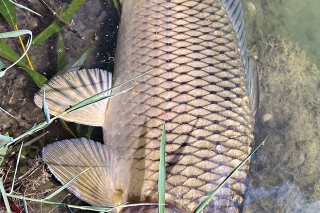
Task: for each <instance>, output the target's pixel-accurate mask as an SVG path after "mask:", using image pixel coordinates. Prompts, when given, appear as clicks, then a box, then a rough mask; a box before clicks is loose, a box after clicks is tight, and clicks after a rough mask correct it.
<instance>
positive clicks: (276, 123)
mask: <svg viewBox="0 0 320 213" xmlns="http://www.w3.org/2000/svg"><path fill="white" fill-rule="evenodd" d="M244 4H245V6H246V20H247V37H248V43H249V45H248V47H249V49H250V50H251V51H250V53H251V54H252V56H255V57H257V58H258V61H259V64H260V85H261V97H260V108H259V113H258V115H257V121H256V124H257V125H256V134H255V135H256V143H260V142H261V141H263V140H264V139H265V138H266V136H267V135H270V136H269V138H268V139H267V140H266V142H265V145H264V146H263V147H261V148H260V150H259V151H258V152H257V154H255V156H254V157H253V159H252V167H251V176H250V186H249V189H248V193H247V197H246V201H245V208H244V212H317V211H318V210H319V208H320V201H319V200H320V181H319V174H320V173H319V171H320V170H319V168H320V162H319V158H320V153H319V139H318V136H319V130H320V126H319V124H320V120H319V103H320V96H319V94H318V89H319V85H320V72H319V70H318V68H317V65H318V67H319V60H317V59H318V58H319V54H320V53H319V48H318V47H319V42H320V34H319V33H318V31H319V27H318V26H319V18H317V17H319V15H320V14H319V12H318V10H317V9H316V8H319V6H320V2H319V1H317V0H307V1H299V0H286V1H281V0H273V1H266V0H252V1H245V3H244Z"/></svg>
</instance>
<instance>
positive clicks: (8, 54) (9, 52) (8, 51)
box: [0, 30, 41, 84]
mask: <svg viewBox="0 0 320 213" xmlns="http://www.w3.org/2000/svg"><path fill="white" fill-rule="evenodd" d="M25 34H29V35H30V39H29V40H28V42H27V45H26V50H25V52H24V53H23V54H22V55H21V57H20V56H19V55H18V54H17V53H16V52H15V51H14V50H13V49H12V48H11V47H10V46H9V45H7V44H6V43H4V42H2V41H1V40H0V56H1V57H3V58H5V59H7V60H9V61H11V62H13V64H11V65H10V66H9V67H7V68H6V69H5V70H3V71H0V77H2V76H3V75H4V74H5V73H6V71H7V70H8V69H10V68H11V67H13V66H14V65H16V64H18V65H22V67H25V68H26V67H27V65H26V64H25V63H24V62H22V61H21V60H22V58H23V57H24V56H25V55H26V54H27V52H28V50H29V48H30V46H31V42H32V32H31V31H30V30H17V31H12V32H5V33H1V34H0V37H3V38H10V37H17V36H20V35H25ZM2 48H3V49H2ZM20 62H21V63H20ZM32 72H33V73H32ZM32 72H28V74H29V75H31V77H32V78H34V77H33V75H36V76H37V77H38V76H39V75H40V74H39V73H37V72H35V71H32ZM40 76H41V75H40ZM36 83H37V84H38V82H37V81H36Z"/></svg>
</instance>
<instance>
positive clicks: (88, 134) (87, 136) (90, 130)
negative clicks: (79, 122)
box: [84, 126, 94, 139]
mask: <svg viewBox="0 0 320 213" xmlns="http://www.w3.org/2000/svg"><path fill="white" fill-rule="evenodd" d="M93 129H94V127H93V126H89V127H88V131H87V134H86V135H85V136H84V137H85V138H87V139H91V135H92V132H93Z"/></svg>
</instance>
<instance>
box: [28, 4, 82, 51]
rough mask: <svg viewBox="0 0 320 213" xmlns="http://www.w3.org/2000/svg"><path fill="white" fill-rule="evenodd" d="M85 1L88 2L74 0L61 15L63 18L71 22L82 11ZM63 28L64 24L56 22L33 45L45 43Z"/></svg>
mask: <svg viewBox="0 0 320 213" xmlns="http://www.w3.org/2000/svg"><path fill="white" fill-rule="evenodd" d="M85 1H86V0H72V1H71V3H70V5H69V7H68V9H67V10H66V11H65V12H63V14H62V15H61V18H62V19H63V20H64V21H66V22H68V21H70V20H71V18H72V17H73V15H74V14H75V13H76V12H77V11H78V10H79V9H80V7H81V6H82V5H83V3H84V2H85ZM62 27H63V24H61V23H60V22H58V21H54V22H53V23H52V24H51V25H50V26H48V27H47V28H46V29H45V30H43V31H42V32H41V33H40V34H39V35H38V36H37V37H36V38H35V39H34V40H33V42H32V44H33V45H37V44H40V43H42V42H44V41H45V40H47V39H48V38H49V37H50V36H52V35H53V34H54V33H56V32H58V31H59V30H60V29H61V28H62Z"/></svg>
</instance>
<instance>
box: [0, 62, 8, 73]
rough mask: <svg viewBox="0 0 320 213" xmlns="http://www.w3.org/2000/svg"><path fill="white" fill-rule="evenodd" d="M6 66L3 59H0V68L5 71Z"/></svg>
mask: <svg viewBox="0 0 320 213" xmlns="http://www.w3.org/2000/svg"><path fill="white" fill-rule="evenodd" d="M6 68H7V67H6V65H5V64H4V63H3V62H2V61H0V70H1V71H3V70H5V69H6Z"/></svg>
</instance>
